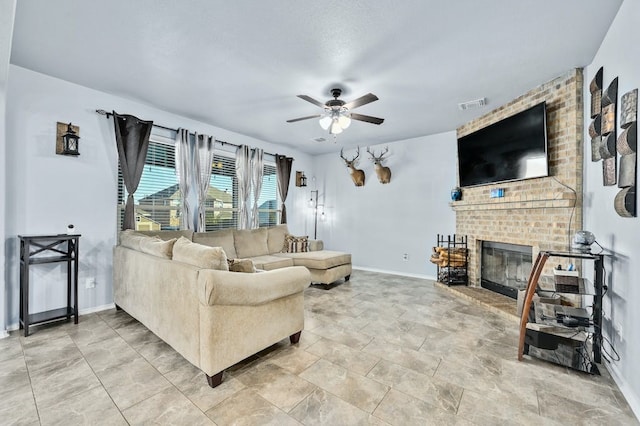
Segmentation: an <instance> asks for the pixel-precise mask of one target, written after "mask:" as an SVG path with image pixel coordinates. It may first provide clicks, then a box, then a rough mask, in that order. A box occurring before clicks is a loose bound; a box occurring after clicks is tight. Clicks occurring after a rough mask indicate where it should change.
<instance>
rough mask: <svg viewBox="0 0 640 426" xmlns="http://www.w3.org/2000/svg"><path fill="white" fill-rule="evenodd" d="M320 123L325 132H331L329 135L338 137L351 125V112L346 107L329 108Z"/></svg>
mask: <svg viewBox="0 0 640 426" xmlns="http://www.w3.org/2000/svg"><path fill="white" fill-rule="evenodd" d="M319 123H320V127H322V128H323V129H324V130H329V134H331V135H338V134H340V133H342V131H343V130H344V129H346V128H348V127H349V126H350V125H351V117H350V114H349V110H348V109H346V108H344V107H338V108H331V109H329V108H327V109H326V110H325V113H324V115H323V116H322V117H321V118H320V121H319Z"/></svg>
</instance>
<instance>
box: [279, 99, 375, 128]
mask: <svg viewBox="0 0 640 426" xmlns="http://www.w3.org/2000/svg"><path fill="white" fill-rule="evenodd" d="M341 94H342V89H331V96H333V99H330V100H328V101H327V102H325V103H322V102H320V101H317V100H315V99H313V98H312V97H310V96H307V95H298V97H299V98H300V99H304V100H305V101H307V102H311V103H312V104H314V105H316V106H319V107H320V108H322V109H324V113H322V114H315V115H308V116H306V117H300V118H294V119H292V120H287V123H295V122H296V121H302V120H309V119H311V118H320V126H321V127H322V128H323V129H325V130H329V134H332V135H337V134H339V133H342V131H343V130H344V129H346V128H347V127H349V125H350V124H351V120H358V121H364V122H367V123H373V124H382V123H383V122H384V118H378V117H372V116H370V115H363V114H357V113H354V112H351V110H352V109H354V108H357V107H359V106H362V105H366V104H368V103H371V102H374V101H377V100H378V97H377V96H376V95H374V94H373V93H368V94H366V95H364V96H361V97H359V98H358V99H355V100H353V101H351V102H345V101H343V100H342V99H338V98H339V97H340V95H341Z"/></svg>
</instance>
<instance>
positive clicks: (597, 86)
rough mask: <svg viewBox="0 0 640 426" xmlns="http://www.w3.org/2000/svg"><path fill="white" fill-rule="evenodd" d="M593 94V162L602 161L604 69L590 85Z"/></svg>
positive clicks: (590, 126)
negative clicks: (601, 134) (601, 133)
mask: <svg viewBox="0 0 640 426" xmlns="http://www.w3.org/2000/svg"><path fill="white" fill-rule="evenodd" d="M589 91H590V92H591V118H592V119H593V121H592V122H591V124H590V125H589V136H590V137H591V161H600V160H602V157H601V156H600V143H601V141H602V138H601V137H600V129H601V115H600V114H601V112H602V67H600V69H599V70H598V72H597V73H596V76H595V77H593V80H591V84H589Z"/></svg>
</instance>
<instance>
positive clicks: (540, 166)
mask: <svg viewBox="0 0 640 426" xmlns="http://www.w3.org/2000/svg"><path fill="white" fill-rule="evenodd" d="M546 117H547V114H546V104H545V103H544V102H542V103H540V104H538V105H535V106H533V107H531V108H529V109H527V110H524V111H522V112H519V113H517V114H515V115H512V116H511V117H508V118H505V119H504V120H501V121H498V122H497V123H494V124H491V125H490V126H487V127H485V128H483V129H480V130H478V131H476V132H473V133H470V134H468V135H466V136H463V137H461V138H459V139H458V177H459V178H460V181H459V182H460V186H462V187H465V186H475V185H483V184H488V183H495V182H505V181H510V180H519V179H529V178H536V177H543V176H548V175H549V163H548V158H547V152H548V149H547V148H548V146H547V119H546Z"/></svg>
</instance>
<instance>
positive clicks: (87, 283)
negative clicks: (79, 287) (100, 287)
mask: <svg viewBox="0 0 640 426" xmlns="http://www.w3.org/2000/svg"><path fill="white" fill-rule="evenodd" d="M95 287H96V278H95V277H90V278H87V279H85V280H84V288H95Z"/></svg>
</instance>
